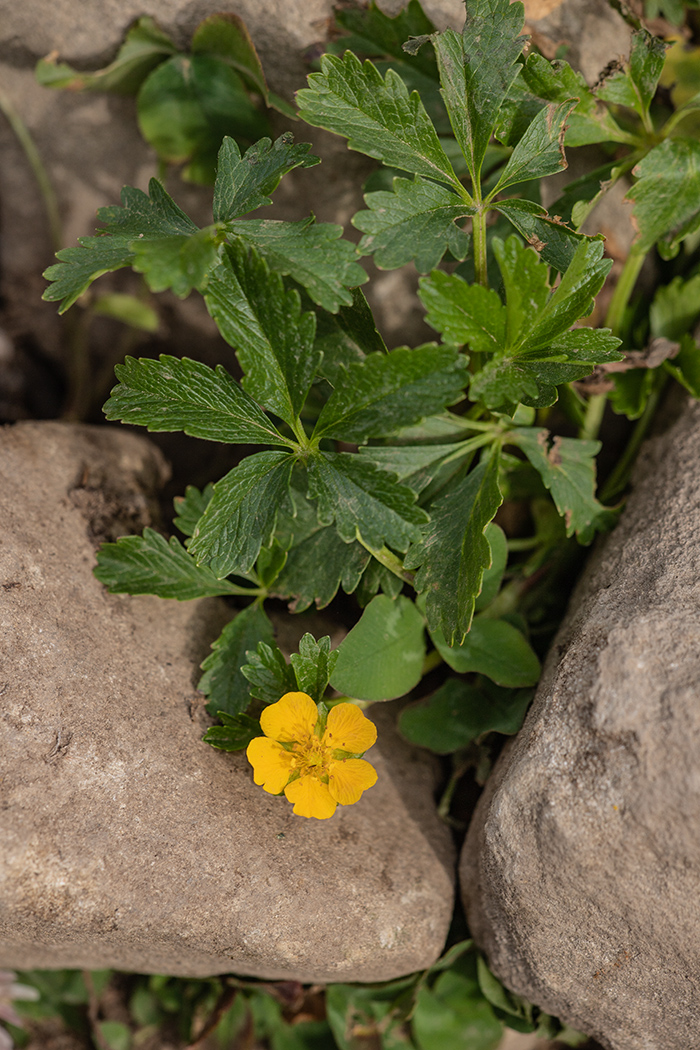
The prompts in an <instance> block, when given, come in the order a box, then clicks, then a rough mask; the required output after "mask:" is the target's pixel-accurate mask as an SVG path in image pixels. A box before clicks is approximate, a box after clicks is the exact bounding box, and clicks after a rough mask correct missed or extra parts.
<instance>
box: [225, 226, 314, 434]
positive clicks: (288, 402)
mask: <svg viewBox="0 0 700 1050" xmlns="http://www.w3.org/2000/svg"><path fill="white" fill-rule="evenodd" d="M205 302H206V304H207V309H208V310H209V313H210V314H211V316H212V317H213V318H214V320H215V321H216V325H217V327H218V329H219V331H220V332H221V334H222V336H223V337H224V339H225V340H226V342H227V343H229V344H230V345H231V346H232V347H233V348H234V350H235V351H236V356H237V357H238V360H239V362H240V365H241V368H242V369H243V371H244V372H245V378H244V380H243V386H244V388H245V389H246V390H247V391H248V393H249V394H250V395H251V397H253V398H255V400H256V401H257V402H259V403H260V404H261V405H263V406H264V407H265V408H266V409H268V410H269V411H270V412H274V413H276V415H278V416H280V418H281V419H284V420H285V421H286V422H287V423H289V424H291V425H293V424H294V423H295V421H296V418H297V417H298V415H299V413H300V412H301V409H302V407H303V405H304V402H305V400H306V396H307V394H308V392H309V388H310V387H311V383H312V382H313V379H314V376H315V375H316V370H317V368H318V365H319V362H320V360H321V354H320V351H318V350H317V349H315V348H314V335H315V332H316V315H315V314H314V313H313V312H311V311H308V312H304V313H302V311H301V304H300V300H299V293H298V292H297V291H296V290H295V289H288V290H287V289H285V287H284V282H283V280H282V277H281V275H280V274H279V273H274V272H271V271H270V268H269V267H268V265H267V263H266V262H265V260H264V259H263V258H261V256H260V255H259V254H258V253H257V252H256V251H255V250H254V249H250V250H248V249H247V248H246V246H245V245H244V244H242V243H241V242H238V243H234V244H232V245H228V246H227V247H226V248H225V250H224V257H223V259H222V263H221V266H220V267H219V268H218V269H217V270H216V271H215V273H214V274H213V275H212V278H211V280H210V281H209V286H208V288H207V293H206V295H205Z"/></svg>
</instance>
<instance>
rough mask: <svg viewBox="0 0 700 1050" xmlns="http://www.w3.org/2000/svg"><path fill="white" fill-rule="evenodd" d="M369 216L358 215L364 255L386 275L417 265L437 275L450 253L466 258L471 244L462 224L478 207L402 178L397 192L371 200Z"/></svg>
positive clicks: (429, 185)
mask: <svg viewBox="0 0 700 1050" xmlns="http://www.w3.org/2000/svg"><path fill="white" fill-rule="evenodd" d="M365 204H366V205H367V207H368V209H369V210H368V211H360V212H357V214H356V215H354V216H353V220H352V224H353V226H355V227H356V228H357V229H358V230H361V231H362V233H363V234H364V237H363V238H362V240H361V241H360V243H359V245H358V249H359V251H360V252H361V253H362V254H363V255H373V256H374V261H375V263H376V264H377V266H378V267H379V268H380V269H382V270H393V269H396V268H397V267H399V266H404V265H405V264H406V263H408V262H412V261H413V262H415V264H416V269H417V270H418V272H419V273H428V272H429V271H430V270H432V269H434V267H436V266H437V265H438V263H439V262H440V260H441V259H442V257H443V255H444V254H445V252H447V251H449V252H450V253H451V254H452V255H453V256H454V258H455V259H464V258H466V255H467V252H468V251H469V244H470V241H471V238H470V236H469V234H467V233H465V232H464V231H463V230H461V229H460V228H459V226H458V225H456V223H458V222H459V220H461V219H464V218H465V217H466V216H467V215H472V214H473V213H474V207H473V206H472V205H470V204H468V203H467V202H465V201H464V200H462V199H460V198H459V197H458V196H457V195H456V193H454V192H453V191H452V190H451V189H447V188H446V187H445V186H439V185H438V184H437V183H435V182H429V181H428V180H426V179H422V178H421V177H420V176H419V175H416V177H415V179H413V180H412V181H411V180H409V179H400V178H396V179H394V181H393V190H392V192H386V191H384V190H380V191H378V192H376V193H368V194H366V195H365Z"/></svg>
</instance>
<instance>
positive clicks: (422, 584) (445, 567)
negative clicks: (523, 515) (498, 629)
mask: <svg viewBox="0 0 700 1050" xmlns="http://www.w3.org/2000/svg"><path fill="white" fill-rule="evenodd" d="M498 459H499V455H498V450H497V449H495V448H494V450H493V452H492V453H491V454H490V455H489V456H488V458H486V457H484V458H482V461H481V462H480V463H479V465H478V466H477V467H475V468H474V470H472V471H471V473H469V474H467V476H466V478H464V480H463V481H461V482H460V483H459V484H458V485H456V486H455V487H454V488H453V489H452V490H451V491H450V492H448V493H447V494H446V495H445V496H442V497H441V498H440V499H438V500H437V501H436V502H435V503H434V504H433V506H432V508H431V520H430V523H429V524H428V525H426V526H425V528H424V530H423V536H422V537H421V539H420V540H418V541H417V542H416V543H414V545H413V546H412V547H411V549H410V550H409V552H408V554H407V555H406V558H405V559H404V566H405V567H406V568H407V569H416V568H417V569H419V571H418V572H417V573H416V578H415V587H416V590H417V591H418V592H419V593H422V592H424V591H425V592H427V598H426V615H427V618H428V624H429V626H430V629H431V630H433V631H437V630H441V631H442V632H443V634H444V636H445V638H446V639H447V641H448V642H449V643H450V644H454V642H455V641H456V640H459V641H463V639H464V637H465V636H466V634H467V631H468V630H469V628H470V626H471V622H472V616H473V614H474V602H475V600H476V597H477V595H478V594H479V591H480V590H481V582H482V578H483V574H484V569H487V568H488V567H489V565H490V564H491V548H490V547H489V543H488V540H487V539H486V537H485V536H484V529H485V528H486V526H487V525H488V523H489V522H490V521H491V520H492V519H493V517H494V515H495V513H496V511H497V510H498V508H499V507H500V505H501V502H502V499H503V497H502V496H501V492H500V489H499V487H498ZM419 567H420V568H419Z"/></svg>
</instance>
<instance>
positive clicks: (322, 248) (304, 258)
mask: <svg viewBox="0 0 700 1050" xmlns="http://www.w3.org/2000/svg"><path fill="white" fill-rule="evenodd" d="M342 232H343V228H342V226H337V225H335V223H330V222H318V223H317V222H316V221H315V220H314V218H313V216H311V218H309V219H301V220H300V221H299V222H278V221H275V220H272V219H240V220H239V221H238V222H237V223H236V225H235V234H236V236H238V237H240V238H241V239H242V240H243V241H244V242H246V243H247V244H251V245H253V246H254V247H255V248H257V249H258V251H259V252H260V253H261V254H262V255H264V256H265V259H266V260H267V262H268V264H269V266H270V269H272V270H276V271H277V272H278V273H280V274H282V275H283V276H285V277H287V276H289V277H293V278H294V280H295V281H296V282H297V283H298V284H301V285H303V287H304V288H306V290H307V292H308V293H309V295H310V296H311V298H312V299H313V300H314V302H315V303H318V304H319V306H322V307H323V308H324V310H330V311H331V313H335V312H336V311H337V310H338V309H339V308H340V307H341V306H351V305H352V303H353V297H352V291H351V289H352V288H356V287H357V286H358V285H360V284H364V283H365V282H366V281H367V279H368V278H367V274H366V273H365V271H364V270H363V269H362V267H361V266H360V264H359V263H358V262H357V252H356V249H355V246H354V245H353V244H351V243H350V241H346V240H343V238H342V236H341V234H342Z"/></svg>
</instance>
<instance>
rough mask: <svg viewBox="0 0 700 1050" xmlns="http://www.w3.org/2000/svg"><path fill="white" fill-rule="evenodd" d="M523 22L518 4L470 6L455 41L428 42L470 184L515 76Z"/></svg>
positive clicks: (450, 36) (491, 0)
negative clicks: (464, 160) (433, 49)
mask: <svg viewBox="0 0 700 1050" xmlns="http://www.w3.org/2000/svg"><path fill="white" fill-rule="evenodd" d="M523 21H524V10H523V5H522V4H521V3H519V2H516V3H511V2H510V0H470V2H469V4H467V7H466V21H465V24H464V29H463V30H462V33H461V35H460V34H458V33H455V32H454V30H452V29H447V30H446V31H445V32H444V33H436V34H434V35H433V36H432V37H431V38H430V39H431V40H432V43H433V47H434V48H435V54H436V55H437V60H438V67H439V70H440V81H441V83H442V97H443V99H444V102H445V105H446V106H447V112H448V114H449V117H450V123H451V124H452V128H453V130H454V133H455V137H456V139H457V142H458V143H459V145H460V148H461V150H462V153H463V154H464V157H465V159H466V161H467V167H468V169H469V173H470V175H471V177H472V181H473V182H474V183H475V184H476V183H478V182H479V181H480V177H481V166H482V164H483V161H484V156H485V154H486V148H487V146H488V144H489V141H490V139H491V136H492V134H493V130H494V126H495V124H496V120H497V117H498V111H499V109H500V108H501V104H502V103H503V100H504V99H505V97H506V95H507V94H508V91H509V89H510V86H511V84H512V83H513V81H514V79H515V77H516V76H517V74H518V70H519V65H518V57H519V55H520V52H521V51H522V49H523V46H524V44H525V37H523V36H521V35H520V34H521V33H522V28H523ZM409 170H413V169H409Z"/></svg>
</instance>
